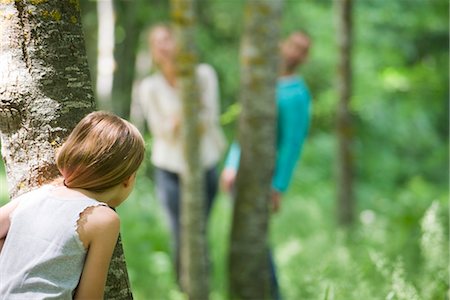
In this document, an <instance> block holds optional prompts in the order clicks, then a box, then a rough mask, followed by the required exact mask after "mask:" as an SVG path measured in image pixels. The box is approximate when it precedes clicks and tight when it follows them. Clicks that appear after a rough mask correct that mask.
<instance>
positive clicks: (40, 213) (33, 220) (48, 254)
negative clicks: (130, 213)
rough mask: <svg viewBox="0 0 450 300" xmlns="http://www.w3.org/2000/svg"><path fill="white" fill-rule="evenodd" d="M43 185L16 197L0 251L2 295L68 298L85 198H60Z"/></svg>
mask: <svg viewBox="0 0 450 300" xmlns="http://www.w3.org/2000/svg"><path fill="white" fill-rule="evenodd" d="M52 188H53V187H52V186H50V185H47V186H43V187H41V188H39V189H36V190H34V191H31V192H29V193H26V194H24V195H21V196H20V201H19V204H18V206H17V207H16V209H15V210H14V212H13V213H12V215H11V226H10V228H9V231H8V234H7V236H6V240H5V244H4V245H3V249H2V251H1V252H0V299H1V300H12V299H20V300H23V299H72V296H73V291H74V290H75V288H76V287H77V285H78V282H79V280H80V276H81V272H82V270H83V265H84V260H85V257H86V250H85V249H84V246H83V244H82V243H81V241H80V238H79V236H78V233H77V231H76V229H77V221H78V219H79V218H80V214H81V213H82V212H83V211H84V210H85V209H86V208H87V207H90V206H98V205H105V206H106V204H105V203H102V202H98V201H96V200H93V199H90V198H88V197H84V196H80V197H76V198H75V197H70V198H61V197H59V196H58V197H55V196H53V195H52V191H51V190H52Z"/></svg>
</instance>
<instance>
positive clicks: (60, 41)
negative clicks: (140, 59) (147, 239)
mask: <svg viewBox="0 0 450 300" xmlns="http://www.w3.org/2000/svg"><path fill="white" fill-rule="evenodd" d="M0 12H1V13H0V32H1V36H0V39H1V40H0V137H1V144H2V157H3V160H4V163H5V167H6V173H7V178H8V184H9V193H10V197H11V198H13V197H16V196H18V195H20V194H22V193H24V192H27V191H29V190H31V189H33V188H34V187H37V186H39V185H41V184H43V183H45V182H48V181H50V180H52V179H54V178H55V177H57V176H59V172H58V170H57V168H56V166H55V157H54V156H55V150H56V148H58V147H59V146H60V145H61V144H62V143H63V141H64V140H65V138H66V137H67V135H68V134H69V133H70V131H71V130H72V129H73V127H74V126H75V125H76V123H77V122H78V121H79V120H80V119H81V118H82V117H83V116H84V115H86V114H87V113H89V112H90V111H92V110H93V109H94V106H95V105H94V96H93V92H92V87H91V82H90V78H89V69H88V65H87V59H86V53H85V46H84V37H83V33H82V30H81V23H80V11H79V3H78V1H75V0H65V1H51V2H50V1H49V2H47V1H19V0H15V1H13V0H10V1H8V0H7V1H2V2H1V3H0ZM128 282H129V281H128V275H127V271H126V266H125V261H124V260H123V250H122V247H121V244H120V241H119V242H118V246H117V247H116V250H115V255H114V257H113V261H112V263H111V267H110V273H109V275H108V282H107V288H106V291H107V292H106V294H105V298H106V299H130V298H132V296H131V291H130V288H129V283H128Z"/></svg>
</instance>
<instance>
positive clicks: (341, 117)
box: [335, 0, 355, 225]
mask: <svg viewBox="0 0 450 300" xmlns="http://www.w3.org/2000/svg"><path fill="white" fill-rule="evenodd" d="M335 5H336V14H337V21H338V24H337V25H338V26H337V39H338V47H339V64H338V78H337V81H338V95H339V104H338V110H337V120H336V121H337V123H336V125H337V126H336V127H337V137H338V166H337V168H338V178H337V196H338V199H337V206H338V207H337V212H338V222H339V224H341V225H351V224H352V223H353V220H354V201H355V200H354V194H353V151H352V143H353V131H354V130H353V124H352V118H351V113H350V99H351V90H352V70H351V45H352V0H335Z"/></svg>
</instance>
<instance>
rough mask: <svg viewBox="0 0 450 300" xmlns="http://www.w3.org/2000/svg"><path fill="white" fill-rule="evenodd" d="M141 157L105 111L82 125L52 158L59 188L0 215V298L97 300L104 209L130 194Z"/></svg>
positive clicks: (113, 228)
mask: <svg viewBox="0 0 450 300" xmlns="http://www.w3.org/2000/svg"><path fill="white" fill-rule="evenodd" d="M143 157H144V141H143V139H142V137H141V135H140V133H139V132H138V130H137V129H136V128H135V127H134V126H133V125H132V124H130V123H129V122H127V121H125V120H123V119H121V118H119V117H117V116H115V115H113V114H110V113H106V112H93V113H90V114H89V115H87V116H86V117H85V118H84V119H82V120H81V122H80V123H78V125H77V126H76V127H75V129H74V130H73V132H72V133H71V134H70V135H69V137H68V139H67V141H66V142H65V143H64V145H63V146H62V148H61V149H60V151H59V152H58V154H57V158H56V163H57V166H58V169H59V171H60V172H61V174H62V176H63V180H60V181H61V183H60V184H57V183H55V184H52V185H44V186H42V187H40V188H38V189H36V190H33V191H31V192H28V193H25V194H23V195H21V196H19V197H17V198H16V199H14V200H12V201H11V202H9V203H8V204H6V205H5V206H3V207H1V208H0V251H1V252H0V298H1V299H44V298H45V299H50V298H51V299H72V298H75V299H102V298H103V293H104V288H105V282H106V276H107V272H108V267H109V263H110V260H111V256H112V253H113V250H114V247H115V245H116V242H117V237H118V234H119V217H118V215H117V214H116V212H115V211H114V210H113V209H111V208H115V207H117V206H118V205H120V204H121V203H122V202H123V201H124V200H125V199H126V198H127V197H128V195H129V194H130V192H131V191H132V189H133V187H134V182H135V176H136V171H137V169H138V167H139V165H140V164H141V162H142V160H143ZM1 241H3V242H4V244H3V242H1ZM2 244H3V247H1V245H2Z"/></svg>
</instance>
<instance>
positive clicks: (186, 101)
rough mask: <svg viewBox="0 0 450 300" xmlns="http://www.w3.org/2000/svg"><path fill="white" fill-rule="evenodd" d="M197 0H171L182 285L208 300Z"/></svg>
mask: <svg viewBox="0 0 450 300" xmlns="http://www.w3.org/2000/svg"><path fill="white" fill-rule="evenodd" d="M194 6H195V0H172V1H171V11H172V20H173V22H174V25H175V35H176V39H177V47H178V53H177V65H178V70H177V87H178V89H179V91H180V95H181V99H182V102H183V123H182V129H181V130H182V136H183V137H182V138H183V144H184V146H183V147H184V149H183V151H184V157H185V167H186V168H185V170H184V172H183V174H182V176H181V181H182V192H181V220H180V221H181V222H180V224H181V254H180V260H181V274H180V277H181V278H180V280H181V288H182V290H183V292H185V293H186V294H187V295H188V297H189V299H192V300H197V299H198V300H206V299H208V296H209V282H208V270H207V262H208V258H207V251H206V220H205V213H204V211H205V208H204V201H203V199H204V197H205V195H204V194H203V193H204V189H203V186H202V184H203V180H202V179H203V170H202V167H201V163H200V156H199V149H200V148H199V145H200V124H199V120H198V113H199V111H200V100H199V91H198V85H197V82H196V76H195V68H196V64H197V50H196V44H195V37H194V33H195V31H194V25H195V11H194Z"/></svg>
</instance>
